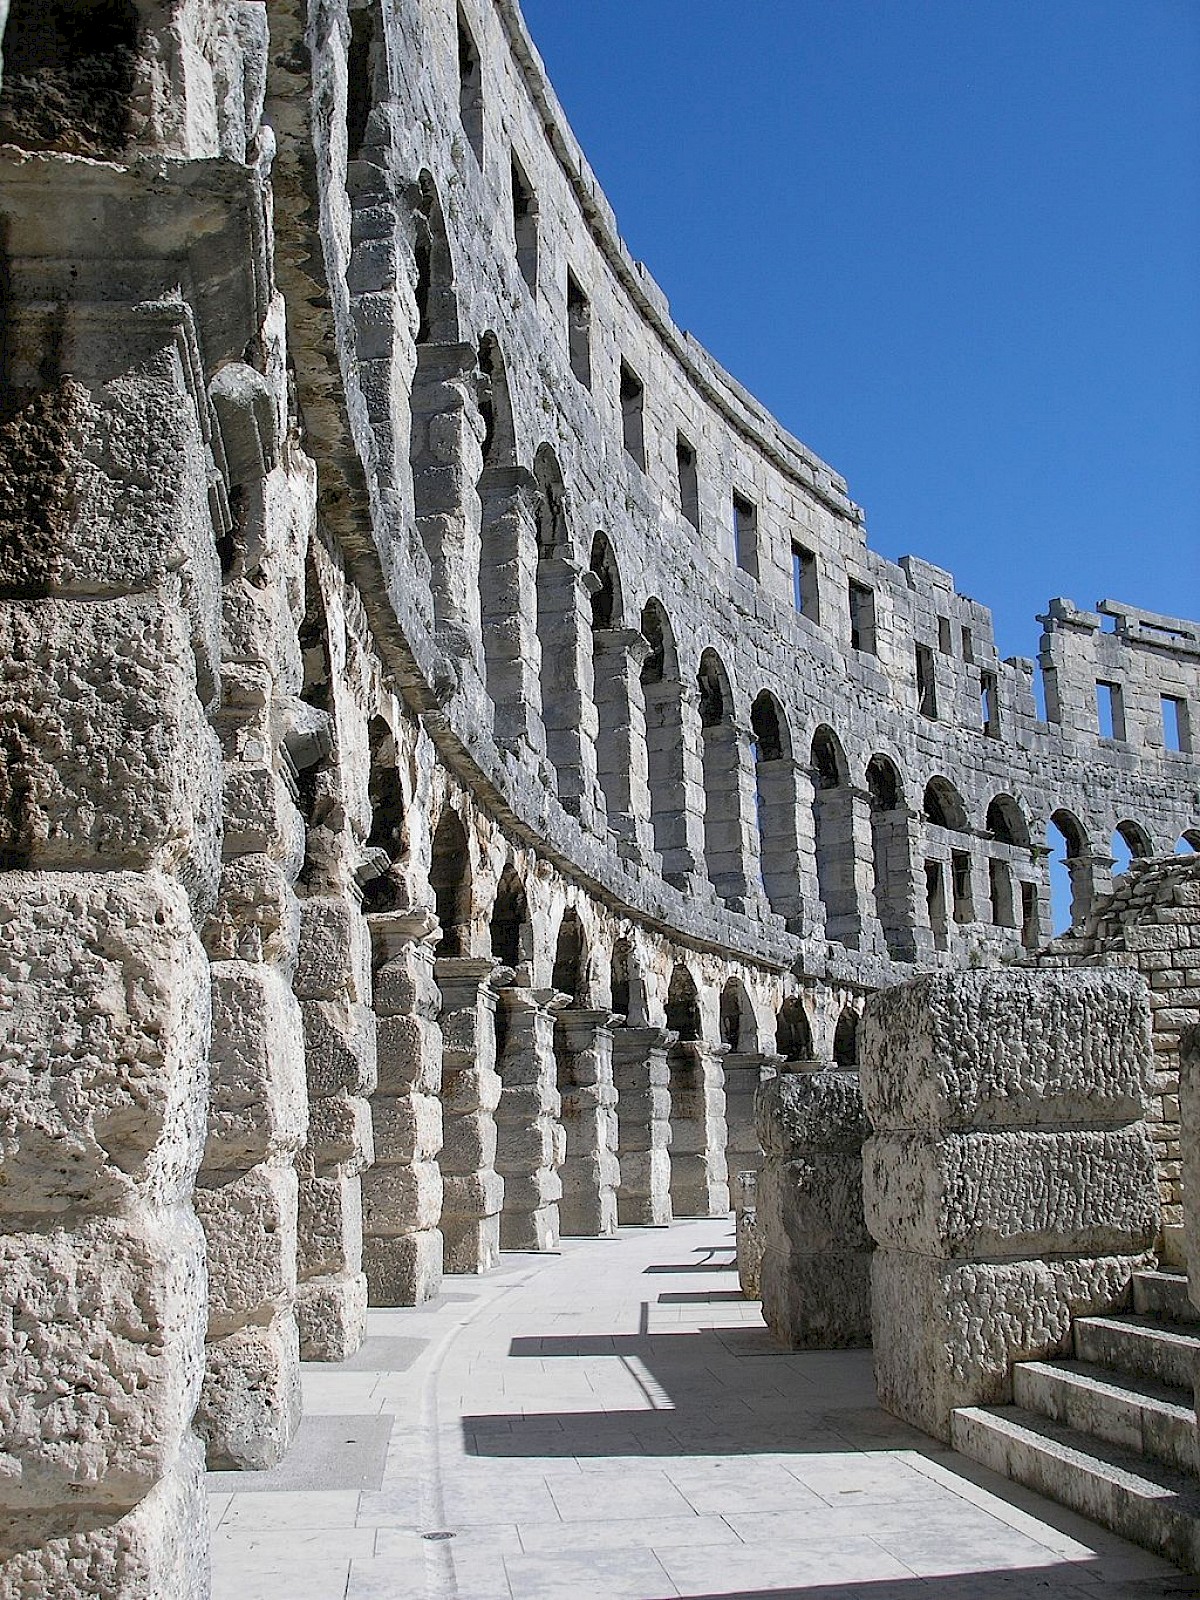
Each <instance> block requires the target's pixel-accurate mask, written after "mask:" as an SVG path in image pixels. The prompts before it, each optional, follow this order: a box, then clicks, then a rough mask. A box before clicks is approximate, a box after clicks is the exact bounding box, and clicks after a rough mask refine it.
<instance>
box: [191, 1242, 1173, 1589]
mask: <svg viewBox="0 0 1200 1600" xmlns="http://www.w3.org/2000/svg"><path fill="white" fill-rule="evenodd" d="M732 1255H733V1236H732V1228H731V1226H730V1224H729V1223H728V1222H725V1221H721V1222H686V1223H678V1224H676V1225H675V1226H674V1227H673V1228H670V1229H664V1230H660V1231H654V1230H633V1229H629V1230H622V1232H621V1235H620V1237H619V1238H617V1239H607V1240H602V1239H597V1240H583V1239H581V1240H567V1241H565V1242H564V1245H563V1250H562V1254H561V1255H559V1256H549V1257H547V1256H524V1255H522V1256H506V1257H505V1264H504V1266H503V1268H502V1270H501V1271H499V1272H497V1273H495V1274H493V1275H491V1276H489V1277H487V1278H466V1279H463V1278H453V1279H448V1280H447V1283H446V1292H445V1293H444V1294H443V1295H442V1297H441V1299H440V1300H438V1301H436V1302H434V1303H433V1304H431V1305H430V1306H427V1307H422V1308H421V1309H419V1310H408V1311H375V1312H372V1313H371V1318H370V1334H369V1338H368V1340H367V1343H366V1345H365V1346H364V1348H363V1349H362V1351H360V1352H359V1354H358V1355H357V1356H356V1357H355V1358H354V1359H353V1360H352V1361H350V1362H347V1363H345V1364H344V1365H342V1366H337V1367H328V1366H308V1367H306V1368H305V1370H304V1390H305V1421H304V1424H303V1427H302V1431H301V1435H300V1438H299V1440H298V1441H297V1444H296V1446H295V1448H294V1449H293V1451H292V1453H291V1455H290V1456H289V1457H288V1459H287V1461H286V1462H285V1463H284V1464H283V1465H282V1466H281V1467H279V1468H277V1469H276V1470H275V1471H274V1472H270V1473H258V1474H255V1473H244V1474H236V1473H213V1474H211V1488H212V1502H211V1503H212V1520H213V1525H214V1535H213V1538H214V1545H215V1556H214V1561H215V1583H214V1600H406V1597H428V1600H452V1597H455V1596H458V1597H461V1600H494V1597H495V1600H501V1597H502V1600H543V1597H544V1600H587V1597H592V1596H597V1597H603V1600H622V1597H626V1596H636V1597H640V1600H665V1597H666V1596H675V1595H690V1596H692V1597H693V1600H699V1597H703V1600H716V1597H722V1600H733V1597H740V1600H751V1597H753V1600H768V1597H769V1600H782V1597H784V1596H803V1597H804V1600H1032V1597H1034V1596H1036V1597H1038V1600H1118V1597H1120V1600H1134V1597H1137V1600H1158V1597H1161V1596H1166V1595H1170V1596H1179V1595H1189V1596H1190V1595H1195V1594H1196V1593H1197V1592H1198V1591H1197V1588H1196V1586H1195V1584H1194V1583H1193V1582H1192V1581H1191V1580H1187V1579H1184V1578H1183V1577H1182V1576H1181V1575H1180V1574H1179V1573H1177V1572H1176V1570H1175V1568H1173V1567H1169V1566H1168V1565H1167V1564H1166V1563H1165V1562H1162V1561H1159V1560H1157V1559H1156V1558H1155V1557H1154V1556H1152V1555H1149V1554H1147V1553H1146V1552H1144V1551H1140V1550H1138V1549H1136V1548H1135V1547H1133V1546H1132V1545H1128V1544H1125V1543H1124V1542H1123V1541H1121V1540H1119V1539H1116V1538H1113V1537H1112V1536H1111V1535H1108V1534H1105V1533H1103V1532H1102V1531H1101V1530H1100V1529H1098V1528H1096V1527H1094V1526H1093V1525H1092V1524H1091V1523H1088V1522H1084V1521H1082V1520H1081V1519H1080V1518H1078V1517H1075V1516H1073V1515H1071V1514H1070V1513H1068V1512H1065V1511H1063V1510H1061V1509H1060V1508H1059V1507H1057V1506H1054V1505H1052V1504H1051V1503H1050V1502H1048V1501H1046V1500H1043V1499H1041V1498H1040V1497H1039V1496H1037V1495H1034V1494H1030V1493H1027V1492H1026V1491H1024V1490H1021V1489H1017V1488H1014V1487H1013V1486H1012V1485H1010V1484H1008V1483H1006V1482H1004V1481H1003V1480H1002V1479H999V1478H996V1477H994V1476H993V1475H992V1474H991V1473H988V1472H986V1471H984V1470H983V1469H981V1468H977V1467H974V1466H973V1465H972V1464H971V1463H969V1462H967V1461H964V1460H963V1459H962V1458H960V1457H958V1456H955V1455H953V1454H952V1453H951V1452H950V1451H948V1450H946V1449H944V1448H943V1447H941V1446H939V1445H937V1444H936V1443H935V1442H933V1441H931V1440H930V1439H928V1438H927V1437H926V1436H925V1435H924V1434H920V1433H917V1432H916V1431H915V1430H913V1429H911V1428H908V1427H906V1426H905V1425H904V1424H902V1423H899V1422H897V1421H895V1420H894V1419H892V1418H890V1417H888V1416H887V1415H886V1414H885V1413H884V1412H882V1411H880V1410H879V1408H878V1407H877V1406H876V1404H875V1398H874V1390H873V1387H872V1383H871V1364H870V1355H869V1352H862V1351H850V1352H815V1353H800V1354H795V1355H787V1354H782V1353H780V1352H779V1351H778V1349H777V1347H776V1346H775V1345H774V1343H773V1342H772V1340H771V1339H770V1337H769V1335H768V1334H767V1332H766V1329H765V1328H764V1327H763V1323H762V1318H761V1315H760V1313H759V1308H758V1306H757V1305H751V1304H748V1303H747V1302H746V1301H744V1300H743V1299H742V1298H741V1296H740V1294H739V1292H738V1288H737V1279H736V1275H735V1274H734V1272H733V1271H732V1270H731V1268H730V1262H731V1260H732Z"/></svg>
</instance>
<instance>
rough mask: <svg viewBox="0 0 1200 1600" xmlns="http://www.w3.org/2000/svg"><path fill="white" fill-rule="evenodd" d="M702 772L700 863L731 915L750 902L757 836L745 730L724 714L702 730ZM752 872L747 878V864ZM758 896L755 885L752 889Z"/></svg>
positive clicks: (749, 871)
mask: <svg viewBox="0 0 1200 1600" xmlns="http://www.w3.org/2000/svg"><path fill="white" fill-rule="evenodd" d="M700 737H701V740H702V742H703V771H704V860H705V864H706V866H707V869H708V879H709V882H710V883H711V884H712V886H713V888H714V890H715V891H716V893H717V895H718V896H719V897H720V898H721V899H722V900H724V901H725V902H726V903H727V904H729V905H731V906H733V907H734V908H735V909H737V910H744V909H745V908H746V906H747V904H748V902H749V901H750V899H751V898H752V897H753V890H752V888H751V884H752V882H754V881H755V880H756V879H757V861H758V835H757V830H756V829H754V828H752V826H751V823H750V817H751V815H752V806H753V794H754V776H753V773H752V772H751V770H750V755H749V741H748V738H747V735H746V730H745V729H743V728H741V727H739V726H737V725H736V724H735V723H734V722H733V721H732V720H731V719H730V718H729V717H728V715H726V716H725V717H724V718H723V719H722V720H721V721H720V722H714V723H712V724H711V725H710V726H708V727H702V728H701V730H700ZM751 863H754V865H755V871H754V873H753V875H752V874H751V870H750V864H751ZM758 891H759V896H760V897H761V892H762V891H761V884H759V885H758Z"/></svg>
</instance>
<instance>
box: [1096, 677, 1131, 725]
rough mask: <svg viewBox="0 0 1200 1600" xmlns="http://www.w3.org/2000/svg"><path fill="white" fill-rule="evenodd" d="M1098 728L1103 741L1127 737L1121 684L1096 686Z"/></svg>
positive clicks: (1099, 684) (1100, 682)
mask: <svg viewBox="0 0 1200 1600" xmlns="http://www.w3.org/2000/svg"><path fill="white" fill-rule="evenodd" d="M1096 726H1097V728H1098V729H1099V732H1100V737H1101V738H1102V739H1123V738H1124V737H1125V697H1124V695H1123V694H1122V693H1121V685H1120V684H1119V683H1107V682H1105V681H1104V680H1103V679H1101V680H1100V681H1099V682H1098V683H1097V684H1096Z"/></svg>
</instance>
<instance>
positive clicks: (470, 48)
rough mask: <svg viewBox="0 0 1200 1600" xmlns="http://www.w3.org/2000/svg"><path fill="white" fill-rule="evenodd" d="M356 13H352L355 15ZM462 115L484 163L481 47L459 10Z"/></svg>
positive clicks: (474, 149)
mask: <svg viewBox="0 0 1200 1600" xmlns="http://www.w3.org/2000/svg"><path fill="white" fill-rule="evenodd" d="M354 14H355V13H352V15H354ZM458 115H459V120H460V121H461V123H462V125H463V132H464V133H465V134H466V136H467V143H468V144H469V145H470V147H471V151H472V153H473V154H474V157H475V159H476V161H477V162H478V163H479V165H480V166H482V165H483V64H482V62H481V60H480V57H479V50H478V47H477V46H476V44H475V40H474V38H473V37H472V35H471V30H470V28H468V27H467V22H466V18H465V17H464V16H463V14H462V12H461V11H460V12H459V13H458Z"/></svg>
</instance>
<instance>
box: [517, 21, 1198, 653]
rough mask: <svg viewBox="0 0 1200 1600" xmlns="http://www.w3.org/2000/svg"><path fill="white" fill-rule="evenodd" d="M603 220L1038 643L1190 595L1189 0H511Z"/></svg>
mask: <svg viewBox="0 0 1200 1600" xmlns="http://www.w3.org/2000/svg"><path fill="white" fill-rule="evenodd" d="M524 11H525V16H526V20H527V22H528V24H529V27H530V31H531V33H532V35H533V38H534V40H535V42H536V44H537V45H538V48H539V49H540V51H541V52H542V55H543V57H544V59H545V61H546V64H547V67H548V70H549V73H550V77H551V79H552V81H553V83H554V85H555V88H556V89H557V91H558V93H559V97H560V99H561V100H562V102H563V104H564V106H565V107H566V111H567V115H568V117H569V118H570V120H571V123H572V125H573V127H574V129H575V131H576V133H577V134H578V136H579V138H580V141H581V142H582V144H583V147H584V149H585V151H586V152H587V154H588V157H589V159H590V161H591V163H592V166H593V167H594V169H595V171H596V174H597V176H598V178H599V179H600V182H601V183H602V185H603V186H604V188H605V190H606V192H607V194H608V196H609V199H610V200H611V201H612V203H613V205H614V207H615V208H616V212H617V217H618V220H619V222H620V225H621V229H622V232H623V234H624V236H625V239H626V242H627V243H628V245H629V247H630V249H631V250H632V251H633V253H634V255H635V256H638V257H640V258H641V259H642V260H644V261H645V262H646V264H647V265H648V267H649V268H650V270H651V272H652V273H653V274H654V276H655V277H656V278H657V280H658V281H659V283H660V284H661V285H662V287H663V289H664V290H665V291H666V293H667V294H668V296H669V297H670V300H671V304H672V310H673V312H674V315H675V319H676V321H677V322H678V323H680V325H681V326H683V327H685V328H688V329H690V331H691V332H692V333H693V334H695V336H696V337H697V338H698V339H700V340H701V342H702V343H704V344H705V345H707V346H708V348H709V349H710V350H711V351H712V352H713V354H714V355H715V356H716V357H717V358H718V360H720V361H721V362H722V363H723V364H724V365H725V366H726V367H728V368H729V369H730V371H731V372H733V373H734V375H735V376H736V377H738V378H739V379H740V380H741V381H742V382H743V383H744V384H745V385H746V386H747V387H748V388H749V389H751V390H752V391H753V392H754V393H755V394H757V395H758V396H759V398H760V399H761V400H763V401H764V403H765V404H766V405H768V406H769V407H770V409H771V410H772V411H773V412H774V413H775V414H776V415H777V416H778V417H779V419H780V421H781V422H783V424H784V425H785V426H786V427H788V428H789V429H791V431H792V432H794V433H796V434H798V435H799V437H800V438H801V439H803V440H804V441H805V442H806V443H807V444H809V445H811V446H812V447H813V448H814V449H815V450H817V451H818V452H819V453H820V454H821V455H823V456H825V457H826V459H827V460H829V461H830V462H831V463H832V465H833V466H834V467H836V468H837V469H838V470H839V471H841V472H844V473H845V474H846V476H847V478H848V480H849V483H850V490H851V493H852V494H853V495H854V497H855V498H856V499H857V500H858V501H859V502H860V503H861V504H863V505H865V507H866V510H867V517H868V529H869V537H870V541H871V543H872V545H873V546H874V547H875V548H876V549H877V550H879V551H881V552H882V553H883V554H884V555H888V556H892V557H895V556H898V555H901V554H903V553H905V552H906V551H911V552H913V553H914V554H917V555H921V556H924V557H926V558H927V559H928V560H931V561H935V562H937V563H938V564H939V565H942V566H947V567H950V568H951V569H952V570H953V572H954V573H955V575H956V577H957V579H958V585H959V588H960V589H961V590H962V591H964V592H965V593H967V594H971V595H973V596H974V597H975V598H976V599H978V600H982V601H984V602H985V603H987V604H989V605H991V606H992V607H993V609H994V611H995V612H996V618H997V632H998V642H999V645H1000V650H1001V653H1002V654H1004V655H1011V654H1021V655H1032V654H1033V653H1034V652H1035V650H1036V647H1037V634H1038V629H1037V627H1036V624H1035V623H1034V620H1033V619H1034V616H1035V614H1036V613H1037V612H1038V611H1040V610H1042V609H1043V607H1044V605H1045V602H1046V600H1047V599H1048V598H1049V597H1050V596H1051V595H1053V594H1065V595H1069V596H1071V597H1072V598H1073V599H1074V600H1076V601H1077V602H1078V603H1079V604H1081V605H1091V604H1093V603H1094V602H1095V601H1096V600H1097V599H1099V598H1100V597H1101V596H1102V595H1112V596H1114V597H1115V598H1119V599H1123V600H1127V601H1131V602H1132V603H1134V604H1136V605H1142V606H1146V607H1149V608H1151V609H1153V610H1161V611H1168V612H1173V613H1175V614H1184V615H1190V616H1193V617H1195V616H1198V615H1200V287H1198V286H1200V0H524Z"/></svg>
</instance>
